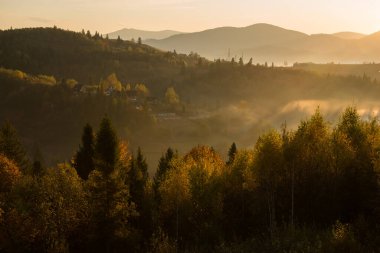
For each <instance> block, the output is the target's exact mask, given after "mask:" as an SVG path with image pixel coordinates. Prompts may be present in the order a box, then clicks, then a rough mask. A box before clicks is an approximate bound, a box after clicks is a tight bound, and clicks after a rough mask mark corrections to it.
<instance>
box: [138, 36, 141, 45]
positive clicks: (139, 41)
mask: <svg viewBox="0 0 380 253" xmlns="http://www.w3.org/2000/svg"><path fill="white" fill-rule="evenodd" d="M137 43H138V44H139V45H141V44H142V40H141V37H139V38H138V39H137Z"/></svg>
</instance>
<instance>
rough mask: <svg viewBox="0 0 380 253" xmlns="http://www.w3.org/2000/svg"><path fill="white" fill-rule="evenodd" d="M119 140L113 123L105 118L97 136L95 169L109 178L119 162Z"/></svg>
mask: <svg viewBox="0 0 380 253" xmlns="http://www.w3.org/2000/svg"><path fill="white" fill-rule="evenodd" d="M118 157H119V155H118V139H117V136H116V133H115V131H114V130H113V128H112V125H111V121H110V120H109V119H108V118H104V119H103V120H102V122H101V123H100V129H99V131H98V133H97V135H96V143H95V167H96V168H97V169H98V170H100V171H101V172H103V174H104V175H105V176H109V175H110V174H111V173H112V172H113V171H114V170H115V168H116V166H117V162H118Z"/></svg>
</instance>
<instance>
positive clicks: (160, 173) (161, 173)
mask: <svg viewBox="0 0 380 253" xmlns="http://www.w3.org/2000/svg"><path fill="white" fill-rule="evenodd" d="M175 157H177V154H175V153H174V152H173V150H172V149H171V148H168V149H167V151H166V154H165V155H162V156H161V158H160V161H159V162H158V168H157V171H156V174H155V175H154V180H153V188H154V192H155V196H156V200H157V201H159V199H160V196H159V192H158V189H159V187H160V184H161V182H162V181H163V180H164V178H165V175H166V173H167V172H168V170H169V169H170V168H171V165H170V163H171V162H172V160H173V159H174V158H175Z"/></svg>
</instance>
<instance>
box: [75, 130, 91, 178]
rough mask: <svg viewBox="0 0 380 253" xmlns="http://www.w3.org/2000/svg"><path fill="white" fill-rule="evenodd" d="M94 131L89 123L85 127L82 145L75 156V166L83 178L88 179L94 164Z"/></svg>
mask: <svg viewBox="0 0 380 253" xmlns="http://www.w3.org/2000/svg"><path fill="white" fill-rule="evenodd" d="M94 153H95V151H94V133H93V130H92V127H91V126H90V125H89V124H87V125H86V126H85V127H84V128H83V134H82V145H81V146H80V147H79V150H78V152H77V153H76V155H75V158H74V167H75V169H76V170H77V173H78V175H79V176H80V177H81V178H82V179H85V180H86V179H87V178H88V175H89V174H90V172H91V171H93V170H94V169H95V166H94Z"/></svg>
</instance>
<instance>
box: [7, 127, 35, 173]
mask: <svg viewBox="0 0 380 253" xmlns="http://www.w3.org/2000/svg"><path fill="white" fill-rule="evenodd" d="M0 154H3V155H4V156H6V157H7V158H9V159H10V160H13V161H14V162H15V163H16V164H17V166H19V167H20V168H21V169H22V170H23V172H27V170H28V168H29V163H28V159H27V157H26V152H25V150H24V148H23V146H22V144H21V142H20V140H19V137H18V134H17V132H16V129H15V128H14V127H13V126H12V125H11V124H10V123H9V122H6V123H5V124H4V125H3V126H2V127H1V128H0Z"/></svg>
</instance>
